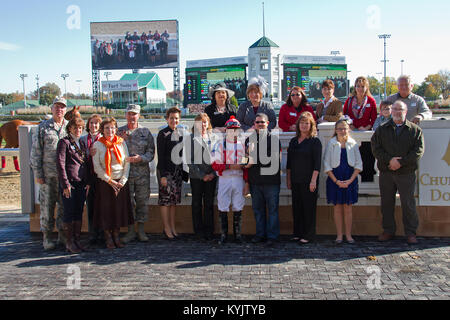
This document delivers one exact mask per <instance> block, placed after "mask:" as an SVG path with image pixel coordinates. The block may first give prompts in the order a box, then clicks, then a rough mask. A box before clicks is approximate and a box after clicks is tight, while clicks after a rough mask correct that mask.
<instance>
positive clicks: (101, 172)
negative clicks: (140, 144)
mask: <svg viewBox="0 0 450 320" xmlns="http://www.w3.org/2000/svg"><path fill="white" fill-rule="evenodd" d="M92 147H93V148H95V149H96V150H97V152H96V154H95V156H93V157H92V163H93V164H94V171H95V173H96V174H97V177H98V178H99V179H102V180H103V181H105V182H108V181H109V176H108V175H107V174H106V170H105V153H106V147H105V145H104V144H103V143H101V142H100V141H96V142H95V143H94V145H93V146H92ZM118 149H119V151H120V153H121V154H122V156H123V159H124V160H123V162H122V163H119V162H118V161H117V159H116V157H115V156H114V155H113V154H111V179H114V180H117V179H120V181H119V183H121V184H122V185H125V183H127V181H128V174H129V173H130V163H129V162H127V161H125V158H126V157H128V148H127V144H126V143H125V141H124V142H123V143H122V144H120V145H118Z"/></svg>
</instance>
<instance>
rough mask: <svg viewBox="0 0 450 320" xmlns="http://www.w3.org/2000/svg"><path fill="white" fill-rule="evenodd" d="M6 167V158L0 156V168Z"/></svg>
mask: <svg viewBox="0 0 450 320" xmlns="http://www.w3.org/2000/svg"><path fill="white" fill-rule="evenodd" d="M5 168H6V158H5V157H2V167H1V168H0V170H3V169H5Z"/></svg>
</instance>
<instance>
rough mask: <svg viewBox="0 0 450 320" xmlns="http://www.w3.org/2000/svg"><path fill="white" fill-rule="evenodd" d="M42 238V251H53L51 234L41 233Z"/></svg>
mask: <svg viewBox="0 0 450 320" xmlns="http://www.w3.org/2000/svg"><path fill="white" fill-rule="evenodd" d="M42 236H43V241H42V242H43V245H44V250H45V251H48V250H54V249H55V248H56V244H55V243H54V242H53V241H52V233H51V231H44V232H42Z"/></svg>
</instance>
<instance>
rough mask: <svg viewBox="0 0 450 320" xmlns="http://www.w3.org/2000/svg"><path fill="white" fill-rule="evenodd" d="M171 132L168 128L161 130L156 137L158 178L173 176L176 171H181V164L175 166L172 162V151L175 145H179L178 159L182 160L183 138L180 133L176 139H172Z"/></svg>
mask: <svg viewBox="0 0 450 320" xmlns="http://www.w3.org/2000/svg"><path fill="white" fill-rule="evenodd" d="M173 132H174V131H173V130H172V129H170V127H169V126H167V127H166V128H164V129H162V130H161V131H160V132H159V133H158V137H157V138H156V145H157V149H158V165H157V166H156V168H157V170H158V174H159V178H163V177H167V175H169V174H171V175H173V174H174V173H175V171H176V170H182V169H183V164H181V163H180V164H175V163H173V162H172V157H171V156H172V150H173V148H175V146H176V145H178V144H180V143H181V145H180V146H178V147H179V149H180V151H179V154H178V155H179V159H182V156H183V148H182V142H183V136H182V134H181V132H180V133H179V136H178V137H173V139H172V134H173Z"/></svg>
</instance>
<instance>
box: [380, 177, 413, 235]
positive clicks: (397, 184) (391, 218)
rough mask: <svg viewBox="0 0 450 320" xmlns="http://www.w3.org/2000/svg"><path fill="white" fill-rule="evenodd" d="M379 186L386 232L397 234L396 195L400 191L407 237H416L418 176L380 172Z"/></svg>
mask: <svg viewBox="0 0 450 320" xmlns="http://www.w3.org/2000/svg"><path fill="white" fill-rule="evenodd" d="M379 185H380V196H381V214H382V215H383V229H384V232H386V233H389V234H392V235H394V234H395V231H396V224H395V195H396V193H397V191H398V193H399V194H400V202H401V205H402V213H403V227H404V231H405V235H406V236H410V235H415V234H416V230H417V228H418V226H419V218H418V216H417V211H416V200H415V199H414V189H415V188H416V174H415V173H414V172H413V173H410V174H402V175H396V174H392V173H391V172H380V180H379Z"/></svg>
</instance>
